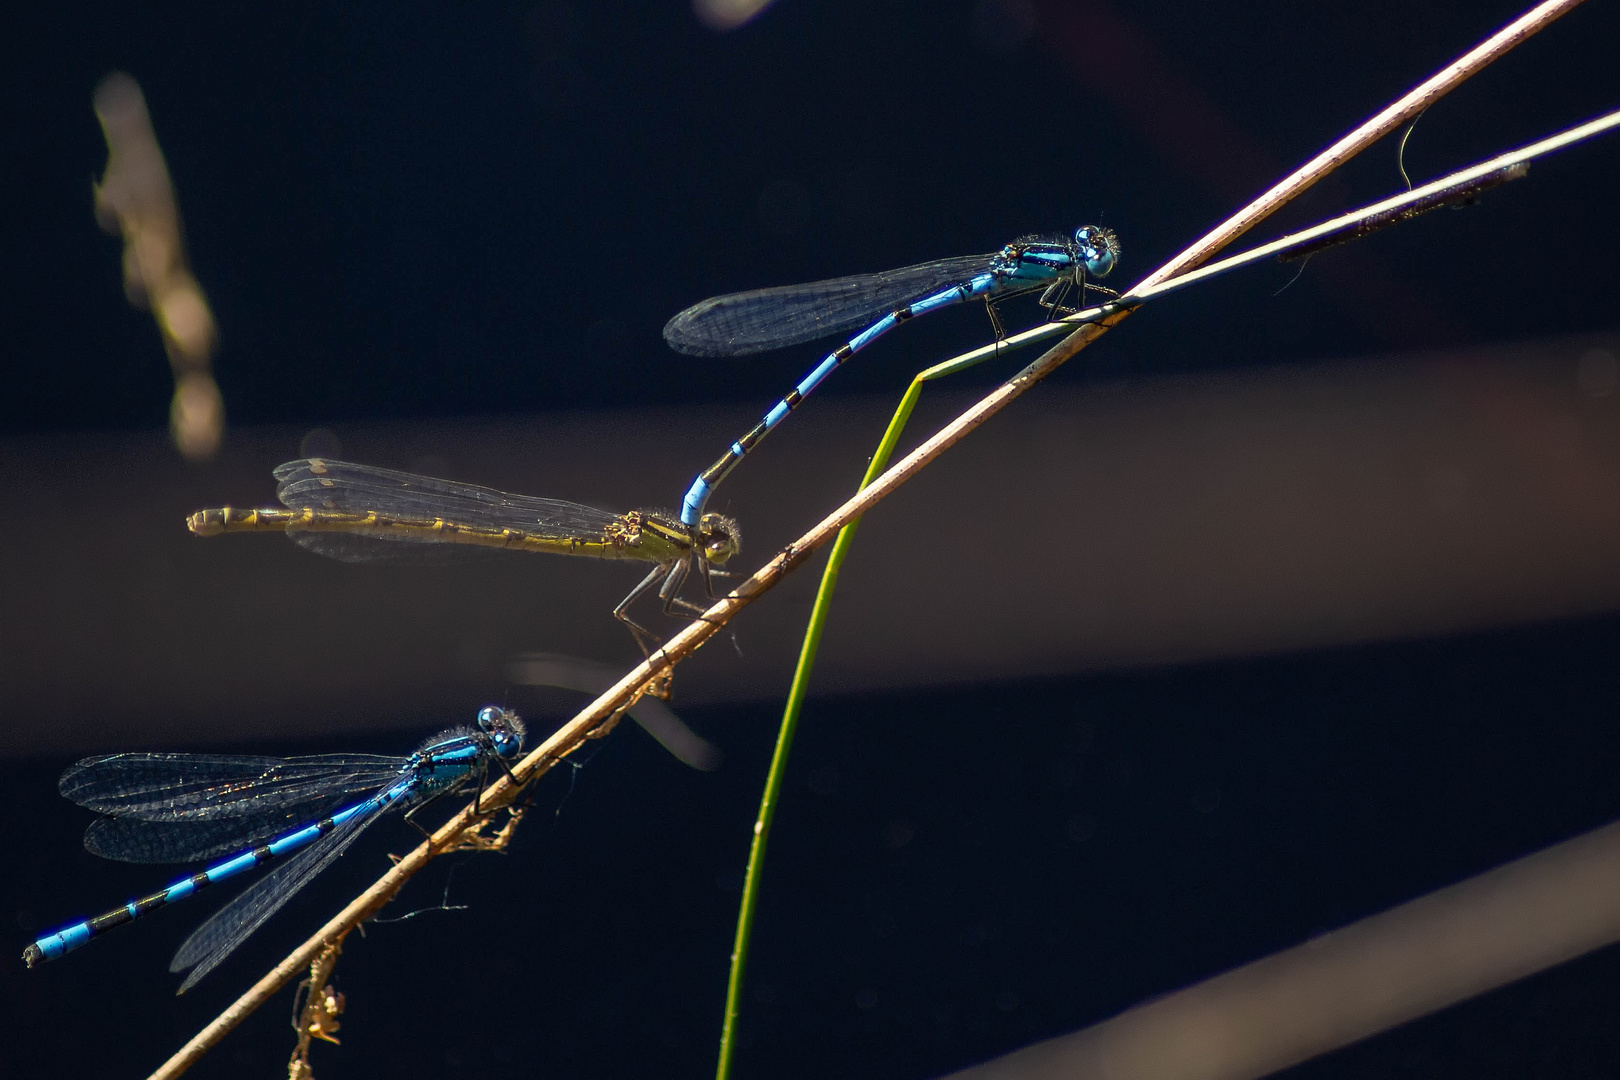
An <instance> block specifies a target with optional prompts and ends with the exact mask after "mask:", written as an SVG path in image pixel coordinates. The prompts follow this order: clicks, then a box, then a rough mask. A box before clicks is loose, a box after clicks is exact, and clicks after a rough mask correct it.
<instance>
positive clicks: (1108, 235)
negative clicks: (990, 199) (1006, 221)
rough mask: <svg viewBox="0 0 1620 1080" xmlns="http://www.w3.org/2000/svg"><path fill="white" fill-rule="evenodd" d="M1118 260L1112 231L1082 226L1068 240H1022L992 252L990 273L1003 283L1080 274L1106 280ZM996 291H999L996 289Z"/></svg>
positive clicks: (1044, 279)
mask: <svg viewBox="0 0 1620 1080" xmlns="http://www.w3.org/2000/svg"><path fill="white" fill-rule="evenodd" d="M1117 261H1119V239H1118V238H1117V237H1115V236H1114V233H1113V230H1112V229H1105V228H1103V227H1102V226H1100V225H1082V226H1080V228H1078V229H1076V230H1075V231H1074V237H1073V239H1070V238H1069V237H1066V236H1065V237H1061V238H1053V237H1047V238H1042V237H1034V236H1030V237H1025V238H1024V239H1022V240H1014V241H1013V242H1012V243H1010V244H1008V245H1007V246H1006V247H1004V248H1002V249H1001V250H1000V251H999V252H997V253H996V255H995V257H994V258H993V259H992V260H991V262H990V272H991V273H993V274H995V275H996V276H997V277H998V278H1000V279H1002V280H1004V281H1014V282H1019V281H1029V282H1035V281H1051V280H1054V279H1056V278H1061V277H1067V276H1070V275H1073V274H1075V273H1077V272H1079V271H1083V272H1084V273H1085V275H1086V276H1087V277H1093V278H1100V277H1107V276H1108V273H1109V272H1110V271H1111V270H1113V269H1114V264H1115V263H1116V262H1117ZM997 291H1000V290H997Z"/></svg>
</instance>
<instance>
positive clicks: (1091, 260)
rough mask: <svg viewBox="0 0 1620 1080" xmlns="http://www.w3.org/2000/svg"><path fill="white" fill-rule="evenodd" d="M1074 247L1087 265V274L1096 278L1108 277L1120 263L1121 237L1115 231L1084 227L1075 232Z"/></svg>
mask: <svg viewBox="0 0 1620 1080" xmlns="http://www.w3.org/2000/svg"><path fill="white" fill-rule="evenodd" d="M1074 246H1075V249H1076V251H1077V253H1078V254H1079V256H1080V261H1081V262H1083V263H1085V265H1086V273H1088V274H1090V275H1091V276H1092V277H1094V278H1103V277H1107V276H1108V274H1109V271H1111V270H1113V269H1114V264H1115V263H1116V262H1118V261H1119V237H1117V236H1115V235H1114V230H1113V229H1105V228H1103V227H1102V226H1101V225H1082V226H1080V227H1079V228H1078V229H1076V230H1074Z"/></svg>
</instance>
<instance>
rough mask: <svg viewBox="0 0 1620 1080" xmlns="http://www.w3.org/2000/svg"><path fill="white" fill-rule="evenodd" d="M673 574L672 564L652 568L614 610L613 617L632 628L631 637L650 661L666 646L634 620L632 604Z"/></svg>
mask: <svg viewBox="0 0 1620 1080" xmlns="http://www.w3.org/2000/svg"><path fill="white" fill-rule="evenodd" d="M671 572H672V571H671V566H670V564H667V563H659V564H658V565H657V566H655V567H653V568H652V571H651V572H650V573H649V574H648V575H647V576H646V577H644V578H642V579H641V583H640V584H639V585H637V586H636V587H635V588H633V589H631V590H630V592H629V595H627V596H626V597H625V598H624V599H623V600H620V601H619V606H618V607H616V608H614V609H613V617H614V618H615V619H618V620H619V621H620V622H622V623H624V624H625V625H626V626H628V627H629V628H630V636H631V637H633V638H635V639H636V645H637V646H639V647H640V649H641V655H642V657H643V658H645V659H648V660H650V659H652V654H653V653H654V652H656V651H658V649H659V647H660V646H662V645H663V644H664V640H663V639H662V638H660V637H659V636H658V635H657V634H655V633H653V632H652V631H651V630H648V629H647V628H646V627H645V626H642V625H641V624H640V623H638V622H636V620H634V619H632V618H631V617H630V612H629V608H630V605H631V604H633V603H635V602H636V601H637V600H639V599H641V597H643V596H645V595H646V594H647V593H648V592H649V591H650V590H651V589H652V588H653V586H655V585H657V584H658V581H659V579H660V578H662V577H664V576H665V575H666V574H669V573H671ZM659 593H660V595H662V593H663V590H662V589H660V590H659Z"/></svg>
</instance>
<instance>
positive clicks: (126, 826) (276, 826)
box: [84, 799, 343, 863]
mask: <svg viewBox="0 0 1620 1080" xmlns="http://www.w3.org/2000/svg"><path fill="white" fill-rule="evenodd" d="M342 802H343V800H341V799H334V800H332V802H331V804H330V805H327V806H323V807H321V808H319V809H317V810H315V811H313V812H311V813H309V814H308V815H303V816H300V815H294V814H290V813H289V814H282V815H280V816H279V817H276V818H271V819H261V820H248V819H243V818H216V819H213V820H205V821H140V820H137V819H135V818H127V817H104V818H97V819H96V820H95V821H92V822H91V823H90V827H89V828H88V829H86V830H85V831H84V849H85V850H86V851H88V852H89V853H90V854H92V855H100V856H101V857H102V858H103V859H117V860H118V861H119V862H132V863H189V862H199V861H201V860H203V859H212V858H215V857H217V856H220V855H231V854H234V853H236V852H238V851H245V850H247V849H248V848H251V847H255V846H257V845H259V844H261V843H263V842H264V841H266V840H270V839H272V838H274V837H276V836H279V835H280V834H282V833H284V832H290V831H291V830H293V829H295V828H297V827H298V826H300V825H303V824H306V823H307V822H308V821H309V819H310V818H312V817H322V816H325V815H326V814H328V813H330V812H331V811H333V810H335V809H337V808H338V806H340V805H342Z"/></svg>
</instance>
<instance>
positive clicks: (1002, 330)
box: [984, 296, 1007, 343]
mask: <svg viewBox="0 0 1620 1080" xmlns="http://www.w3.org/2000/svg"><path fill="white" fill-rule="evenodd" d="M984 310H985V311H986V312H988V313H989V315H990V329H991V330H994V331H995V334H996V341H997V343H1000V342H1001V341H1002V339H1004V338H1005V337H1006V336H1007V328H1006V327H1004V326H1002V325H1001V313H1000V312H999V311H997V310H996V305H995V304H994V303H993V302H992V301H991V299H990V298H989V297H988V296H987V297H985V298H984Z"/></svg>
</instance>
